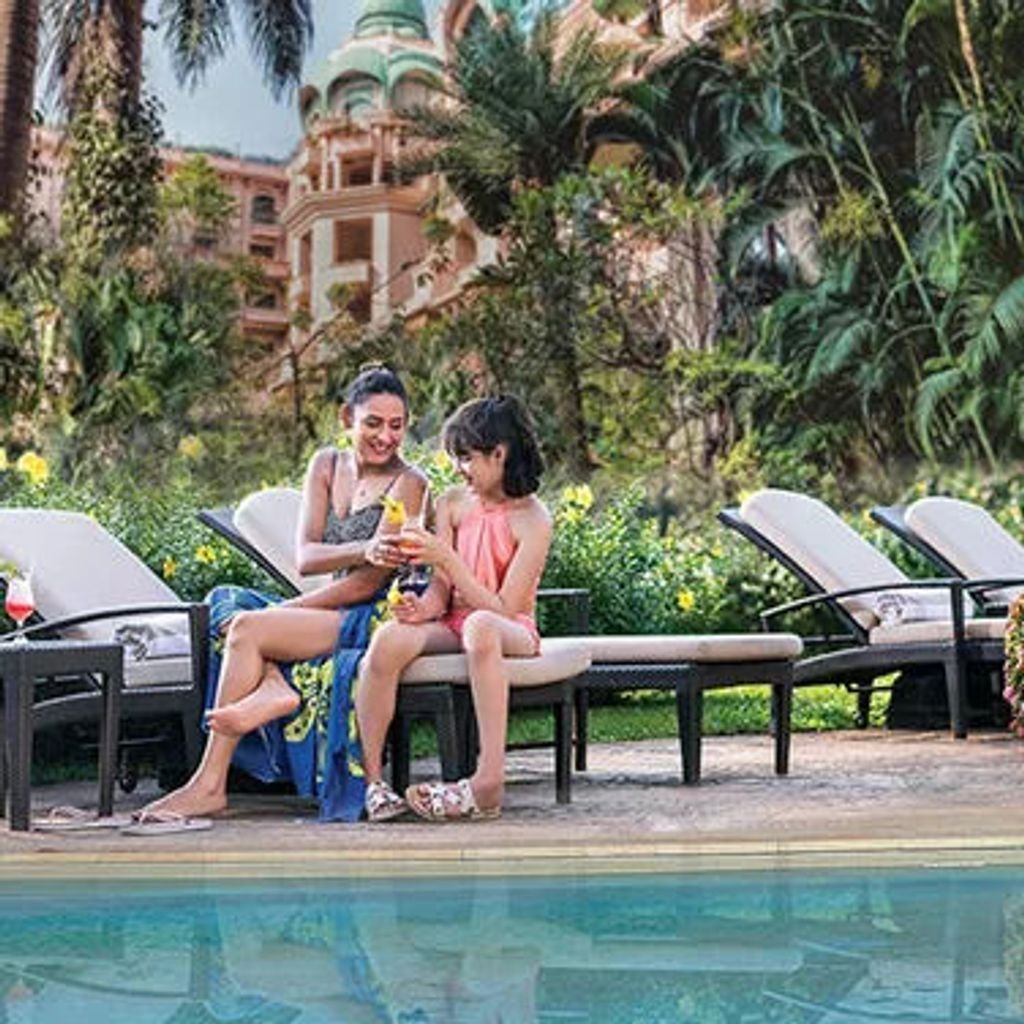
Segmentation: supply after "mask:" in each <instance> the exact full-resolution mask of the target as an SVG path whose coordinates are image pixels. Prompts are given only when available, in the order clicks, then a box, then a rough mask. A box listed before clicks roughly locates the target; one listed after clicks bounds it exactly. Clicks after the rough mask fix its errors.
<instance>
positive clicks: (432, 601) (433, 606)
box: [394, 591, 444, 625]
mask: <svg viewBox="0 0 1024 1024" xmlns="http://www.w3.org/2000/svg"><path fill="white" fill-rule="evenodd" d="M443 611H444V608H443V606H442V604H441V602H440V601H439V600H438V599H437V595H436V594H431V593H430V592H429V591H428V592H427V593H426V594H422V595H420V594H414V593H412V592H411V591H410V592H409V593H407V594H403V595H402V599H401V600H400V601H399V602H398V603H397V604H396V605H395V607H394V615H395V618H396V619H398V621H399V622H404V623H406V624H408V625H417V624H418V623H421V622H433V621H434V619H436V618H438V617H440V615H441V612H443Z"/></svg>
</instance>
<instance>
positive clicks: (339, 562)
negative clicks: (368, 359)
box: [140, 366, 427, 822]
mask: <svg viewBox="0 0 1024 1024" xmlns="http://www.w3.org/2000/svg"><path fill="white" fill-rule="evenodd" d="M341 422H342V424H343V425H344V426H345V428H346V429H347V431H348V433H349V437H350V439H351V442H352V443H351V447H350V448H349V449H348V450H345V451H339V450H338V449H336V448H324V449H322V450H320V451H318V452H317V453H316V454H315V455H314V456H313V458H312V459H311V461H310V463H309V467H308V469H307V470H306V477H305V481H304V483H303V489H302V511H301V515H300V522H299V533H298V537H297V541H296V542H297V545H298V565H299V569H300V571H301V572H303V573H325V572H333V573H334V574H335V578H334V580H333V581H332V582H331V583H329V584H327V585H326V586H323V587H320V588H319V589H317V590H315V591H312V592H311V593H308V594H301V595H300V596H298V597H294V598H292V599H290V600H288V601H283V602H281V603H273V599H269V598H266V597H264V596H263V595H258V594H254V593H253V592H252V591H242V590H239V589H238V588H233V587H223V588H218V589H217V590H216V591H214V593H213V594H212V595H211V598H210V603H211V606H212V607H211V616H210V618H211V627H212V629H213V630H214V631H215V632H218V633H220V632H223V630H224V628H225V626H226V630H227V632H226V636H225V638H224V642H223V650H222V651H221V652H220V657H219V658H218V657H217V653H218V652H217V651H216V647H215V651H214V658H213V661H214V666H215V669H216V668H217V662H219V670H218V671H217V677H216V678H217V687H216V698H215V702H214V706H213V707H212V708H211V709H210V710H209V711H208V712H207V715H206V720H207V723H208V725H209V728H210V735H209V739H208V741H207V744H206V750H205V751H204V754H203V758H202V760H201V762H200V764H199V767H198V768H197V769H196V771H195V772H194V773H193V775H192V777H191V778H190V779H189V780H188V782H186V783H185V785H184V786H182V787H181V788H180V789H177V790H175V791H174V792H172V793H168V794H167V795H166V796H164V797H163V798H161V799H160V800H157V801H155V802H153V803H152V804H149V805H148V806H147V807H146V808H144V809H143V811H142V812H140V815H141V817H142V819H143V820H144V821H145V820H156V821H157V822H161V821H168V820H170V821H172V822H173V821H174V819H175V818H176V817H177V816H179V815H180V816H185V817H192V816H195V815H209V814H216V813H217V812H219V811H222V810H223V809H224V808H225V807H226V806H227V776H228V767H229V765H230V764H231V762H232V759H233V758H235V755H236V750H237V751H238V755H239V756H238V758H236V763H239V766H240V767H242V768H244V769H245V770H246V771H249V772H250V774H253V775H255V776H256V777H258V778H260V779H262V780H263V781H273V780H277V779H288V778H290V779H291V780H292V781H293V782H294V783H295V785H296V789H297V790H298V791H299V792H300V794H302V795H315V796H317V797H319V798H320V802H321V817H322V818H325V819H342V820H352V819H353V818H355V817H358V814H359V812H360V811H361V809H362V803H363V787H362V777H361V772H360V771H358V770H356V771H355V772H351V771H350V770H349V769H350V767H352V765H353V763H354V762H357V761H358V756H359V755H358V751H355V750H350V749H349V746H350V741H349V735H350V731H349V728H348V718H349V711H350V706H351V701H350V694H349V689H350V684H351V681H352V677H353V675H354V673H355V668H356V663H357V662H358V658H359V655H360V654H361V653H362V651H363V650H364V649H365V647H366V644H367V642H368V634H369V627H370V623H371V621H372V620H373V618H374V616H375V614H376V609H377V607H378V601H379V597H380V594H381V591H382V589H383V588H384V587H385V586H386V584H387V582H388V580H389V578H390V576H391V574H392V573H393V571H394V569H395V568H396V567H397V566H398V565H400V564H401V563H402V561H403V558H402V555H401V552H400V551H399V549H398V545H397V543H396V541H395V537H396V536H397V533H398V530H399V526H398V525H396V524H393V523H389V522H387V521H386V518H385V517H384V515H383V500H382V499H383V498H384V497H385V496H387V497H389V498H394V499H396V500H399V501H401V502H402V503H403V504H404V506H405V508H406V509H407V510H408V513H409V515H410V516H418V515H420V514H421V512H422V509H423V505H424V501H425V499H426V491H427V482H426V478H425V477H424V476H423V475H422V473H420V472H419V470H417V469H415V468H413V467H411V466H409V465H408V464H407V463H406V462H405V461H404V460H403V459H402V456H401V454H400V446H401V443H402V439H403V437H404V436H405V430H406V427H407V425H408V399H407V396H406V392H405V388H404V386H403V385H402V382H401V380H400V379H399V378H398V376H397V375H396V374H395V373H394V372H393V371H392V370H390V369H388V368H387V367H384V366H373V367H370V368H368V369H366V370H364V371H363V372H362V373H361V374H360V375H359V376H358V377H357V378H356V380H355V381H354V382H353V383H352V385H351V387H350V388H349V389H348V391H347V393H346V395H345V400H344V404H343V405H342V407H341ZM246 609H249V610H246ZM332 653H333V657H331V655H332ZM323 659H326V660H323ZM328 691H329V692H328ZM287 716H293V717H292V718H291V720H290V721H288V722H287V723H286V724H284V723H282V725H281V727H280V728H277V727H276V725H277V723H278V722H279V720H281V719H283V718H286V717H287ZM271 722H274V723H275V728H267V729H263V728H262V727H264V726H267V724H268V723H271ZM254 730H260V733H259V735H253V732H254ZM243 737H244V738H245V742H244V744H243V746H242V749H241V750H239V749H238V748H239V744H240V743H242V741H243Z"/></svg>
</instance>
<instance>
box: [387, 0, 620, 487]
mask: <svg viewBox="0 0 1024 1024" xmlns="http://www.w3.org/2000/svg"><path fill="white" fill-rule="evenodd" d="M625 59H626V54H625V53H624V52H623V51H619V50H614V49H610V48H608V47H605V46H601V45H600V44H599V43H598V41H597V39H596V36H595V33H593V32H591V31H583V32H580V33H578V34H577V35H575V36H573V37H572V38H571V39H569V40H568V42H566V43H564V44H558V43H556V38H555V21H554V19H553V17H552V16H551V14H550V13H545V14H542V15H541V16H540V17H539V18H538V19H537V20H536V22H535V23H534V25H533V27H532V29H530V30H529V31H524V30H523V29H522V28H521V27H520V26H519V25H518V24H517V23H516V22H515V21H514V19H511V18H508V19H502V20H500V21H498V22H497V23H495V24H490V23H488V22H486V21H484V20H482V19H481V20H480V21H478V22H475V23H473V25H472V26H471V28H470V29H469V30H468V31H467V33H466V35H465V36H463V38H462V39H461V40H460V42H459V46H458V49H457V51H456V56H455V61H454V64H453V66H452V68H451V69H450V80H449V84H448V86H447V96H446V97H445V99H446V102H440V103H434V104H433V105H431V106H428V107H423V108H420V109H419V110H416V111H414V112H413V113H412V116H411V121H412V134H413V135H414V137H417V138H418V139H419V146H418V147H416V151H415V154H414V156H413V157H412V158H411V159H407V160H406V161H404V168H403V169H404V171H405V172H406V173H408V174H420V173H424V172H426V171H434V172H440V173H441V174H443V175H444V177H445V179H446V181H447V183H448V186H449V187H450V188H451V190H452V191H453V192H454V193H455V195H456V196H457V197H458V198H459V200H460V201H461V203H462V205H463V206H464V207H465V209H466V210H467V211H468V213H469V215H470V216H471V217H472V218H473V220H474V221H475V222H476V223H477V224H478V225H479V226H480V227H481V228H482V229H483V230H485V231H488V232H491V233H496V232H498V231H500V230H501V229H502V227H504V226H505V225H506V224H507V223H508V222H509V220H510V218H511V217H512V216H513V212H514V199H515V196H516V195H517V193H519V192H521V191H522V190H524V189H544V188H550V187H551V186H553V185H554V184H555V183H556V182H558V181H559V179H561V178H563V177H564V176H565V175H569V174H573V173H581V172H583V171H585V170H586V167H587V164H588V163H589V160H590V157H591V156H592V154H593V151H594V145H593V139H592V138H591V134H590V126H591V124H592V122H593V121H594V118H595V117H596V116H597V114H598V112H599V111H600V110H601V108H602V106H603V105H604V104H606V103H607V102H608V101H609V99H610V97H611V96H612V95H613V94H614V88H615V87H614V82H615V78H616V76H617V75H618V73H619V72H620V70H621V69H622V68H623V66H624V62H625ZM541 208H542V209H544V210H545V211H546V212H545V214H544V215H543V216H544V217H546V218H547V220H546V222H545V223H544V224H543V225H542V226H541V227H540V229H539V231H540V233H541V234H542V235H543V234H545V233H546V234H547V235H549V236H550V238H551V240H552V245H554V244H556V243H555V239H556V238H557V225H556V224H555V223H554V213H553V212H551V211H553V208H552V207H551V206H550V204H548V205H547V206H544V205H543V204H542V207H541ZM542 219H543V218H542ZM499 276H500V274H499ZM563 298H564V297H560V296H558V295H556V294H555V292H554V290H553V288H544V289H540V290H539V292H538V298H537V302H538V310H537V314H538V315H537V321H536V323H537V328H536V330H537V331H538V335H539V336H538V338H537V340H538V342H539V345H538V351H540V352H542V353H543V355H542V357H541V358H543V360H544V362H545V365H546V367H547V368H548V369H549V371H550V372H549V378H550V380H551V381H553V382H554V383H555V388H554V392H555V395H556V399H555V400H556V403H557V405H558V416H559V419H560V422H561V425H562V428H563V436H564V437H565V438H566V444H565V456H566V459H567V462H568V464H569V467H570V469H571V470H572V472H573V473H574V474H575V475H577V476H580V477H585V476H586V475H587V474H588V473H589V472H590V470H591V469H592V468H593V464H592V460H591V457H590V452H589V447H588V443H587V426H586V420H585V416H584V406H583V383H582V367H581V358H580V351H579V342H578V339H577V338H576V336H575V333H574V331H573V330H572V328H571V325H569V324H567V323H566V310H567V308H568V307H567V305H566V303H565V302H564V301H562V299H563Z"/></svg>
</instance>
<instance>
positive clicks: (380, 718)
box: [356, 622, 459, 783]
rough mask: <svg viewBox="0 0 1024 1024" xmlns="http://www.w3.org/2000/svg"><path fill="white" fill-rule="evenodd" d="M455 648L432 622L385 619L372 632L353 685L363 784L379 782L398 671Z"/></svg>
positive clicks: (449, 634) (443, 630)
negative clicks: (428, 656)
mask: <svg viewBox="0 0 1024 1024" xmlns="http://www.w3.org/2000/svg"><path fill="white" fill-rule="evenodd" d="M458 649H459V642H458V639H457V638H456V636H455V634H454V633H453V632H452V631H451V630H450V629H448V627H447V626H442V625H440V624H438V623H436V622H423V623H417V624H415V625H412V624H407V623H402V622H387V623H385V624H384V625H383V626H381V627H380V628H379V629H378V630H377V632H376V633H374V634H373V640H371V641H370V647H369V649H368V650H367V652H366V655H365V656H364V658H363V662H362V665H361V666H360V670H359V683H358V685H357V686H356V719H357V721H358V722H359V741H360V744H361V745H362V748H363V771H364V772H365V773H366V781H367V783H372V782H379V781H380V779H381V776H382V772H383V761H384V744H385V742H386V740H387V735H388V728H389V727H390V725H391V719H392V718H394V717H395V700H396V698H397V695H398V678H399V676H401V674H402V670H403V669H404V668H405V667H406V665H408V664H409V662H411V661H412V660H413V659H415V658H417V657H419V655H421V654H424V653H428V652H429V653H432V654H437V653H439V652H442V651H457V650H458Z"/></svg>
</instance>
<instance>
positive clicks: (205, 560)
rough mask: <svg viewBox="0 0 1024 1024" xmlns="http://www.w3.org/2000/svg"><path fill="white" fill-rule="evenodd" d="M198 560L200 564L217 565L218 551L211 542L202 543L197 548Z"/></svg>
mask: <svg viewBox="0 0 1024 1024" xmlns="http://www.w3.org/2000/svg"><path fill="white" fill-rule="evenodd" d="M196 561H197V562H199V564H200V565H215V564H216V562H217V552H216V551H214V550H213V548H211V547H210V545H209V544H200V545H199V547H197V548H196Z"/></svg>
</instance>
